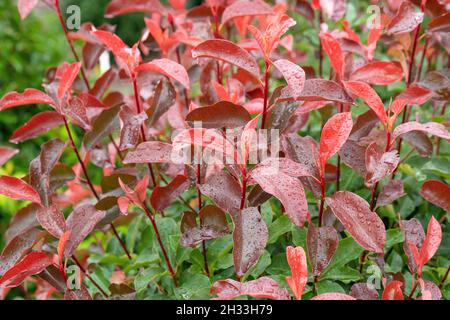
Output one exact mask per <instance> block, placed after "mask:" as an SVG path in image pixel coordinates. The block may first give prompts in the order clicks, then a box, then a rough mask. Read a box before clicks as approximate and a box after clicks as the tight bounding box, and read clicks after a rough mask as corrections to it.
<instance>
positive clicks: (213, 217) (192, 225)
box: [180, 205, 229, 247]
mask: <svg viewBox="0 0 450 320" xmlns="http://www.w3.org/2000/svg"><path fill="white" fill-rule="evenodd" d="M199 216H200V221H201V225H200V226H198V225H197V220H196V217H197V214H195V213H194V212H185V213H184V214H183V218H182V219H181V233H182V237H181V240H180V243H181V245H182V246H185V247H195V246H197V245H198V244H200V243H201V242H202V241H205V240H213V239H217V238H220V237H223V236H225V235H227V234H228V233H229V229H228V222H227V217H226V215H225V212H223V211H222V210H221V209H220V208H218V207H216V206H213V205H208V206H206V207H203V208H202V209H201V210H200V213H199Z"/></svg>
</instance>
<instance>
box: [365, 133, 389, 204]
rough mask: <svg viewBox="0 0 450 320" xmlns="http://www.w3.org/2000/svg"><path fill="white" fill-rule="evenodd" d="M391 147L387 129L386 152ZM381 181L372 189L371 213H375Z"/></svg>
mask: <svg viewBox="0 0 450 320" xmlns="http://www.w3.org/2000/svg"><path fill="white" fill-rule="evenodd" d="M390 147H391V132H390V131H389V129H388V128H386V148H385V152H388V151H389V149H390ZM379 183H380V182H379V181H378V182H377V183H375V185H374V187H373V188H372V200H371V201H370V211H373V209H375V204H376V200H377V189H378V185H379Z"/></svg>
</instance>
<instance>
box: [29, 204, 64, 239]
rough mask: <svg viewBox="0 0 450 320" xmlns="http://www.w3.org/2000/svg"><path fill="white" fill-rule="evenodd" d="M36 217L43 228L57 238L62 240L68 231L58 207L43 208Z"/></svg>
mask: <svg viewBox="0 0 450 320" xmlns="http://www.w3.org/2000/svg"><path fill="white" fill-rule="evenodd" d="M36 217H37V220H38V222H39V223H40V224H41V226H42V227H43V228H44V229H45V230H47V231H48V232H49V233H50V234H51V235H52V236H54V237H55V238H60V237H61V236H62V235H63V234H64V232H65V231H66V220H65V219H64V215H63V214H62V212H61V211H59V209H58V208H57V207H56V206H50V207H47V208H45V207H42V208H41V209H40V210H39V211H38V212H37V213H36Z"/></svg>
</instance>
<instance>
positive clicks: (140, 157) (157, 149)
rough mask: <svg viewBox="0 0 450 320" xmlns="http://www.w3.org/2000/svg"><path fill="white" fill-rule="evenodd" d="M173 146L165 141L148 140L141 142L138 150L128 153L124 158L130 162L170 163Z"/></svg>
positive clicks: (126, 161) (124, 161)
mask: <svg viewBox="0 0 450 320" xmlns="http://www.w3.org/2000/svg"><path fill="white" fill-rule="evenodd" d="M171 155H172V146H171V145H170V144H168V143H165V142H160V141H148V142H143V143H141V144H139V145H138V146H137V148H136V150H134V151H131V152H129V153H128V154H127V156H126V157H125V159H124V160H123V163H124V164H129V163H170V162H172V161H171Z"/></svg>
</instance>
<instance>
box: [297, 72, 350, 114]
mask: <svg viewBox="0 0 450 320" xmlns="http://www.w3.org/2000/svg"><path fill="white" fill-rule="evenodd" d="M297 100H300V101H335V102H342V103H352V99H351V98H350V97H349V96H348V94H347V93H346V92H345V90H344V89H343V88H342V87H341V86H340V85H339V84H337V83H336V82H334V81H331V80H324V79H308V80H306V81H305V86H304V88H303V91H302V95H301V96H300V97H298V98H297ZM300 108H301V107H300Z"/></svg>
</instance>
